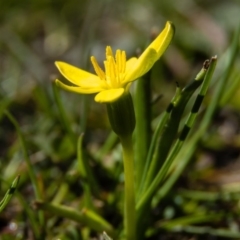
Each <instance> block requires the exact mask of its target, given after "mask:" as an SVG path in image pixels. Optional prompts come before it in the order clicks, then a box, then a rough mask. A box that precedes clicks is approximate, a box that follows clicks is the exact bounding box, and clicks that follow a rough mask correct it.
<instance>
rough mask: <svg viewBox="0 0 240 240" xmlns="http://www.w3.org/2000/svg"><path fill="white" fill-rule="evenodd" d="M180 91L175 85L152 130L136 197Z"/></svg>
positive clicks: (141, 187) (140, 190) (140, 191)
mask: <svg viewBox="0 0 240 240" xmlns="http://www.w3.org/2000/svg"><path fill="white" fill-rule="evenodd" d="M180 91H181V89H180V88H179V87H178V86H177V89H176V93H175V95H174V97H173V99H172V100H171V102H170V104H169V105H168V107H167V109H166V111H165V112H164V113H163V115H162V116H161V118H160V120H159V122H158V125H157V128H156V130H155V131H154V134H153V137H152V140H151V144H150V147H149V151H148V155H147V160H146V163H145V167H144V171H143V174H142V178H141V182H140V185H139V189H138V197H139V196H140V195H141V193H142V190H143V185H144V183H145V179H146V175H147V171H148V169H149V166H150V163H151V159H152V158H153V154H154V149H155V148H156V144H157V140H158V137H159V135H160V134H161V132H162V130H163V128H164V126H165V124H166V123H167V121H168V119H169V116H170V113H171V111H172V109H173V107H174V102H175V101H176V99H177V98H178V96H179V94H180Z"/></svg>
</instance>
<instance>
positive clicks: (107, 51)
mask: <svg viewBox="0 0 240 240" xmlns="http://www.w3.org/2000/svg"><path fill="white" fill-rule="evenodd" d="M108 56H111V57H113V51H112V48H111V47H110V46H107V47H106V58H108Z"/></svg>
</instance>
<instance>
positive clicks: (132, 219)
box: [120, 134, 136, 240]
mask: <svg viewBox="0 0 240 240" xmlns="http://www.w3.org/2000/svg"><path fill="white" fill-rule="evenodd" d="M120 140H121V143H122V149H123V164H124V173H125V198H124V199H125V203H124V204H125V205H124V208H125V209H124V214H125V216H124V224H125V231H126V239H127V240H135V239H136V210H135V189H134V154H133V143H132V135H131V134H129V135H124V136H120Z"/></svg>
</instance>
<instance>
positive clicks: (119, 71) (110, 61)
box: [91, 46, 126, 89]
mask: <svg viewBox="0 0 240 240" xmlns="http://www.w3.org/2000/svg"><path fill="white" fill-rule="evenodd" d="M91 62H92V64H93V67H94V70H95V72H96V74H97V75H98V77H99V78H100V79H101V80H103V81H104V85H105V84H106V86H107V88H108V89H111V88H119V87H122V84H121V83H122V82H123V80H124V74H125V71H126V52H125V51H121V50H117V51H116V55H115V58H114V55H113V52H112V49H111V47H110V46H107V48H106V60H105V61H104V66H105V72H104V71H103V70H102V69H101V67H100V66H99V65H98V62H97V60H96V58H95V57H94V56H92V57H91Z"/></svg>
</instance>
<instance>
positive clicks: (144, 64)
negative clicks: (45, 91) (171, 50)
mask: <svg viewBox="0 0 240 240" xmlns="http://www.w3.org/2000/svg"><path fill="white" fill-rule="evenodd" d="M173 35H174V27H173V25H172V24H171V23H170V22H167V23H166V26H165V28H164V29H163V31H162V32H161V33H160V34H159V35H158V36H157V38H156V39H155V40H154V41H153V42H152V43H151V44H150V45H149V46H148V47H147V49H146V50H145V51H144V52H143V53H142V55H141V56H140V57H139V58H136V57H133V58H130V59H129V60H127V59H126V52H125V51H121V50H117V51H116V54H115V57H114V55H113V52H112V49H111V47H109V46H107V48H106V60H105V61H104V67H105V72H104V71H103V70H102V69H101V68H100V67H99V65H98V63H97V60H96V58H95V57H93V56H92V57H91V62H92V64H93V67H94V70H95V72H96V75H95V74H92V73H90V72H86V71H84V70H82V69H79V68H76V67H74V66H72V65H69V64H67V63H64V62H55V64H56V66H57V68H58V69H59V71H60V72H61V74H62V75H63V76H64V77H65V78H66V79H67V80H69V81H70V82H71V83H72V84H74V86H70V85H66V84H64V83H63V82H61V81H59V80H58V79H56V84H57V85H58V86H59V87H61V88H63V89H65V90H68V91H72V92H77V93H83V94H90V93H98V94H97V95H96V96H95V101H96V102H101V103H110V102H114V101H116V100H117V99H118V98H119V97H121V96H122V95H123V94H124V92H126V91H128V89H129V86H130V84H131V82H133V81H134V80H136V79H138V78H139V77H141V76H142V75H144V74H145V73H147V72H148V71H149V70H150V69H151V68H152V66H153V64H154V63H155V62H156V61H157V60H158V59H159V58H160V56H161V55H162V54H163V53H164V51H165V50H166V49H167V47H168V45H169V43H170V42H171V40H172V38H173Z"/></svg>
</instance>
